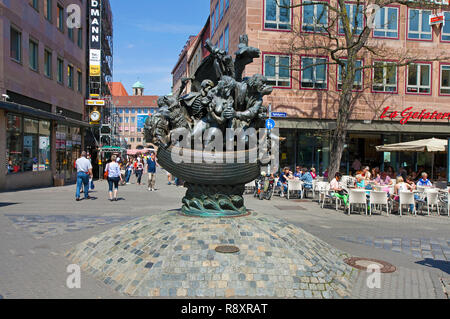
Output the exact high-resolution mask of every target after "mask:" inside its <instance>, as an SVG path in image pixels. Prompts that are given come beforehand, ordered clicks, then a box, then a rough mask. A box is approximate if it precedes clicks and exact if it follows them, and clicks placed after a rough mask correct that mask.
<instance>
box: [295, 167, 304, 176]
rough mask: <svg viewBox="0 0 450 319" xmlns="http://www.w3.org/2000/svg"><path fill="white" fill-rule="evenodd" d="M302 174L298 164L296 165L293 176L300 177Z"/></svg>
mask: <svg viewBox="0 0 450 319" xmlns="http://www.w3.org/2000/svg"><path fill="white" fill-rule="evenodd" d="M302 175H303V173H302V170H301V168H300V166H297V167H296V168H295V173H294V177H297V178H300V177H302Z"/></svg>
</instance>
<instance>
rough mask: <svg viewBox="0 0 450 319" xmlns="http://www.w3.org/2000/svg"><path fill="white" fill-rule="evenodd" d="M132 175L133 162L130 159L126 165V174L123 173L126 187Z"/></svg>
mask: <svg viewBox="0 0 450 319" xmlns="http://www.w3.org/2000/svg"><path fill="white" fill-rule="evenodd" d="M132 173H133V161H132V160H131V159H130V160H129V161H128V163H127V167H126V173H125V183H127V185H129V184H130V177H131V174H132Z"/></svg>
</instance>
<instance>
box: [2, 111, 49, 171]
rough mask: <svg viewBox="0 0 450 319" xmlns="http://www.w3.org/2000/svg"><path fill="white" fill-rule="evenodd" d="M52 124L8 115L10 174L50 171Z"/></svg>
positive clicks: (7, 147)
mask: <svg viewBox="0 0 450 319" xmlns="http://www.w3.org/2000/svg"><path fill="white" fill-rule="evenodd" d="M50 132H51V129H50V122H49V121H43V120H35V119H30V118H27V117H25V118H23V117H21V116H19V115H14V114H8V115H7V128H6V133H7V145H6V157H7V161H8V174H13V173H19V172H23V171H25V172H27V171H45V170H50V156H51V152H50Z"/></svg>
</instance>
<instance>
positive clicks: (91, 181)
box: [89, 178, 95, 189]
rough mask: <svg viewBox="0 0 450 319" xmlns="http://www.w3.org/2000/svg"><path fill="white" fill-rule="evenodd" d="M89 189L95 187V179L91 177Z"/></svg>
mask: <svg viewBox="0 0 450 319" xmlns="http://www.w3.org/2000/svg"><path fill="white" fill-rule="evenodd" d="M89 189H95V185H94V180H93V179H92V178H91V179H89Z"/></svg>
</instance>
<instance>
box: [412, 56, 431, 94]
mask: <svg viewBox="0 0 450 319" xmlns="http://www.w3.org/2000/svg"><path fill="white" fill-rule="evenodd" d="M407 79H408V82H407V84H406V92H407V93H419V94H420V93H422V94H428V93H430V92H431V81H430V79H431V65H430V64H422V63H417V64H411V65H408V67H407Z"/></svg>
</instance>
